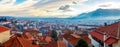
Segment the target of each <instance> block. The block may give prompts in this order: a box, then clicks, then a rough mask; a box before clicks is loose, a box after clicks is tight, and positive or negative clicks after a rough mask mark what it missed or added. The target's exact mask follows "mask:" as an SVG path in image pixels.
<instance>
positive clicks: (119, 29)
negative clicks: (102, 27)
mask: <svg viewBox="0 0 120 47" xmlns="http://www.w3.org/2000/svg"><path fill="white" fill-rule="evenodd" d="M117 36H118V39H119V38H120V22H118V34H117Z"/></svg>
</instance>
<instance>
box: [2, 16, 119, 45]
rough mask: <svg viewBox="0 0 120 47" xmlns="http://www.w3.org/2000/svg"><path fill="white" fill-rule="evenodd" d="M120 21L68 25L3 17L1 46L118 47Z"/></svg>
mask: <svg viewBox="0 0 120 47" xmlns="http://www.w3.org/2000/svg"><path fill="white" fill-rule="evenodd" d="M119 24H120V22H119V21H117V22H115V23H112V24H109V25H108V24H107V23H104V25H101V26H97V25H83V24H77V25H67V26H66V25H65V24H59V23H57V24H56V23H54V22H43V21H39V22H38V21H25V20H17V19H15V18H12V19H9V18H6V17H1V19H0V35H1V36H0V47H96V46H97V47H103V46H104V47H117V46H119V44H120V43H119V37H120V32H119V30H120V29H119V26H120V25H119ZM81 26H89V27H91V28H82V27H81Z"/></svg>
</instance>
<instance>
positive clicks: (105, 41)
mask: <svg viewBox="0 0 120 47" xmlns="http://www.w3.org/2000/svg"><path fill="white" fill-rule="evenodd" d="M89 34H90V35H91V36H92V38H93V39H94V40H96V41H97V42H99V43H100V45H102V46H103V45H105V46H109V47H120V22H116V23H113V24H111V25H107V26H104V27H99V28H97V29H95V30H92V31H91V32H90V33H89Z"/></svg>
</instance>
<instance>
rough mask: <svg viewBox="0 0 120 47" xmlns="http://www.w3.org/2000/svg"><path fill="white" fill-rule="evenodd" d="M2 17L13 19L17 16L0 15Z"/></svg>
mask: <svg viewBox="0 0 120 47" xmlns="http://www.w3.org/2000/svg"><path fill="white" fill-rule="evenodd" d="M0 18H7V19H12V18H15V17H12V16H0Z"/></svg>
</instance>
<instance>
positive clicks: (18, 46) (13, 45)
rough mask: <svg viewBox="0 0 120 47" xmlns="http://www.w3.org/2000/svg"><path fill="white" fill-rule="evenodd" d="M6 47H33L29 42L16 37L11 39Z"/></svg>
mask: <svg viewBox="0 0 120 47" xmlns="http://www.w3.org/2000/svg"><path fill="white" fill-rule="evenodd" d="M3 46H4V47H31V44H30V42H29V41H28V40H25V39H23V38H20V37H14V38H11V39H9V40H8V41H7V42H5V43H4V44H3Z"/></svg>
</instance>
